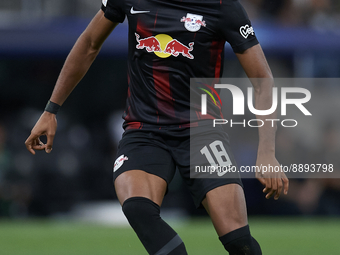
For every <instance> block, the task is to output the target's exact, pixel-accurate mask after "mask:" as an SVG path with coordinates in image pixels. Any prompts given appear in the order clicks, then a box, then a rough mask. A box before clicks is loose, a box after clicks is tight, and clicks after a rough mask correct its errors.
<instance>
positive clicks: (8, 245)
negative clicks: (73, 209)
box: [0, 218, 340, 255]
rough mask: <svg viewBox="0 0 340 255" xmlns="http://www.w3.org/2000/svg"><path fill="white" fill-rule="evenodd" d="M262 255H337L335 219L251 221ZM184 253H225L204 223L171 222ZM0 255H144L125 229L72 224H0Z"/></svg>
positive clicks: (339, 241)
mask: <svg viewBox="0 0 340 255" xmlns="http://www.w3.org/2000/svg"><path fill="white" fill-rule="evenodd" d="M250 225H251V231H252V234H253V236H255V237H256V239H257V240H258V241H259V243H260V244H261V246H262V250H263V254H264V255H267V254H268V255H269V254H270V255H272V254H273V255H287V254H288V255H295V254H296V255H304V254H308V255H320V254H327V255H336V254H340V219H335V218H332V219H320V218H268V219H264V218H256V219H255V218H251V219H250ZM174 228H175V229H176V231H178V233H179V234H180V236H181V237H182V239H183V240H184V242H185V244H186V247H187V250H188V253H189V254H194V255H219V254H221V255H222V254H227V253H226V252H225V251H224V249H223V248H222V246H221V245H220V243H219V241H218V239H217V236H216V233H215V231H214V229H213V227H212V225H211V224H210V221H209V220H207V219H201V220H192V221H189V222H187V223H183V224H174ZM0 254H1V255H54V254H55V255H56V254H58V255H60V254H62V255H78V254H79V255H80V254H81V255H90V254H91V255H104V254H105V255H106V254H117V255H139V254H141V255H142V254H147V253H146V252H145V251H144V249H143V247H142V245H141V244H140V243H139V241H138V239H137V237H136V235H135V234H134V233H133V231H132V230H131V229H130V228H116V227H105V226H101V225H93V224H80V223H75V222H57V221H46V220H35V221H4V220H2V221H0Z"/></svg>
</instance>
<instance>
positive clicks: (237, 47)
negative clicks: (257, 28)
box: [220, 1, 259, 53]
mask: <svg viewBox="0 0 340 255" xmlns="http://www.w3.org/2000/svg"><path fill="white" fill-rule="evenodd" d="M226 2H227V3H226V4H223V5H222V9H221V11H222V14H221V15H222V17H221V22H220V31H221V34H222V36H223V39H224V40H226V41H227V42H228V43H229V44H230V45H231V47H232V48H233V50H234V52H235V53H242V52H244V51H245V50H247V49H249V48H251V47H252V46H254V45H256V44H258V43H259V42H258V40H257V38H256V36H255V32H254V29H253V27H252V25H251V22H250V20H249V18H248V15H247V13H246V11H245V10H244V8H243V6H242V5H241V4H240V3H239V2H238V1H226Z"/></svg>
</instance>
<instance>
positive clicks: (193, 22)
mask: <svg viewBox="0 0 340 255" xmlns="http://www.w3.org/2000/svg"><path fill="white" fill-rule="evenodd" d="M180 21H181V22H184V27H185V28H186V29H187V30H188V31H190V32H196V31H198V30H200V29H201V26H203V27H205V26H206V24H205V21H204V20H203V16H202V15H197V14H191V13H187V16H186V17H183V18H181V20H180Z"/></svg>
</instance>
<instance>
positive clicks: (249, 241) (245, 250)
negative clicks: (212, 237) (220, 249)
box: [220, 225, 262, 255]
mask: <svg viewBox="0 0 340 255" xmlns="http://www.w3.org/2000/svg"><path fill="white" fill-rule="evenodd" d="M220 241H221V242H222V244H223V245H224V248H225V249H226V250H227V251H228V252H229V255H261V254H262V251H261V248H260V245H259V244H258V242H257V241H256V240H255V239H254V238H253V237H252V236H251V235H250V231H249V226H248V225H247V226H245V227H242V228H239V229H236V230H234V231H232V232H230V233H228V234H226V235H224V236H221V237H220Z"/></svg>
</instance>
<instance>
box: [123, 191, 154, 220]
mask: <svg viewBox="0 0 340 255" xmlns="http://www.w3.org/2000/svg"><path fill="white" fill-rule="evenodd" d="M122 209H123V212H124V214H125V216H126V218H127V219H128V221H129V223H130V224H131V225H135V224H143V222H145V220H146V219H148V218H150V217H159V214H160V209H159V206H158V205H157V204H156V203H154V202H153V201H151V200H150V199H147V198H144V197H131V198H128V199H127V200H125V202H124V203H123V206H122Z"/></svg>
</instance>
